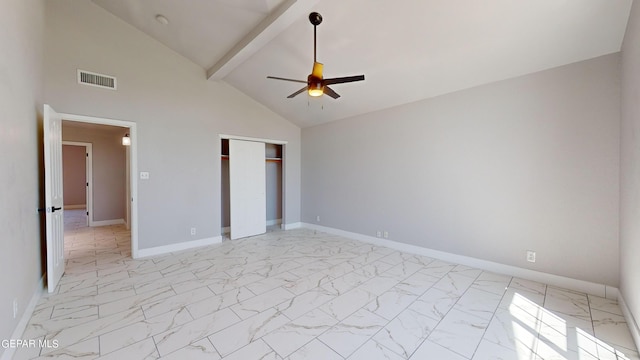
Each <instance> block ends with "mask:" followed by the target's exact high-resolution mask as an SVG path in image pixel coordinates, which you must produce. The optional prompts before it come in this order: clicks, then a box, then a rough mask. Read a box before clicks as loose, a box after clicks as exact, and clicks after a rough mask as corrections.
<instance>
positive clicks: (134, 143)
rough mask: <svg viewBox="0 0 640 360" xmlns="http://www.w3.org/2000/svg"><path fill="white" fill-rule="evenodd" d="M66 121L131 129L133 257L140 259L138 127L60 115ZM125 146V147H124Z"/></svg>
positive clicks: (130, 169)
mask: <svg viewBox="0 0 640 360" xmlns="http://www.w3.org/2000/svg"><path fill="white" fill-rule="evenodd" d="M59 114H60V116H61V117H62V120H64V121H75V122H83V123H89V124H98V125H110V126H118V127H122V128H128V129H129V137H130V138H131V145H129V151H130V163H129V178H128V179H127V180H128V183H129V186H130V191H131V194H130V195H131V197H130V203H129V205H130V208H131V213H130V216H131V257H132V258H134V259H136V258H138V181H137V177H136V174H138V135H137V134H138V131H137V125H136V123H135V122H132V121H125V120H116V119H108V118H101V117H94V116H86V115H75V114H66V113H59ZM123 146H124V145H123Z"/></svg>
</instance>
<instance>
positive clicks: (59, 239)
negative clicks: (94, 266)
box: [44, 105, 64, 292]
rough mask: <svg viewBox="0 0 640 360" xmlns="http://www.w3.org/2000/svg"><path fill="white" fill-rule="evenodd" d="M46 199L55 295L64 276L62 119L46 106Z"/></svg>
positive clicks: (50, 274) (50, 286)
mask: <svg viewBox="0 0 640 360" xmlns="http://www.w3.org/2000/svg"><path fill="white" fill-rule="evenodd" d="M44 196H45V209H46V227H47V288H48V289H49V292H53V291H54V290H55V289H56V286H57V285H58V281H60V278H61V277H62V274H64V211H63V199H62V118H61V117H60V115H59V114H58V113H56V112H55V111H54V110H53V109H52V108H51V107H50V106H49V105H45V106H44Z"/></svg>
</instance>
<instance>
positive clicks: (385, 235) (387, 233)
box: [382, 231, 389, 239]
mask: <svg viewBox="0 0 640 360" xmlns="http://www.w3.org/2000/svg"><path fill="white" fill-rule="evenodd" d="M382 236H383V237H384V238H385V239H388V238H389V232H388V231H385V232H384V233H383V234H382Z"/></svg>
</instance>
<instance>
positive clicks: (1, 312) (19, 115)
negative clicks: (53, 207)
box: [0, 0, 44, 354]
mask: <svg viewBox="0 0 640 360" xmlns="http://www.w3.org/2000/svg"><path fill="white" fill-rule="evenodd" d="M43 22H44V2H43V1H39V0H31V1H24V0H7V1H3V2H2V11H0V24H1V25H0V28H2V31H0V51H1V52H2V55H1V56H0V109H2V115H0V129H1V130H0V154H2V156H0V184H1V185H2V186H0V199H2V205H0V247H1V248H2V251H0V283H1V284H2V290H1V291H0V339H9V338H11V334H12V332H13V330H14V329H15V327H16V325H17V324H18V321H19V320H20V317H21V316H22V314H23V313H24V310H25V308H26V306H27V303H28V302H29V300H30V299H31V296H32V295H33V293H34V291H35V290H36V284H38V282H39V280H40V278H41V277H42V274H43V271H44V270H43V268H42V264H41V261H40V260H41V256H40V251H41V245H40V215H39V214H38V213H37V212H36V209H37V208H38V207H39V205H40V195H41V193H40V190H39V189H40V184H39V179H40V178H41V173H40V170H39V167H40V165H41V164H39V163H40V161H41V151H42V148H41V147H39V145H38V144H39V139H40V136H41V128H42V126H41V125H40V126H39V125H38V124H39V123H40V124H41V120H40V122H39V120H38V119H41V118H42V84H43V76H42V75H43V73H42V61H43V54H42V46H43V26H42V24H43ZM14 298H15V299H17V300H18V316H17V318H16V319H14V318H13V305H12V304H13V299H14ZM4 351H5V349H4V348H2V347H0V354H2V353H4Z"/></svg>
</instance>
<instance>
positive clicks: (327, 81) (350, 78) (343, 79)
mask: <svg viewBox="0 0 640 360" xmlns="http://www.w3.org/2000/svg"><path fill="white" fill-rule="evenodd" d="M362 80H364V75H356V76H345V77H339V78H331V79H324V80H322V84H323V85H331V84H342V83H348V82H354V81H362Z"/></svg>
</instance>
